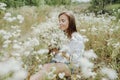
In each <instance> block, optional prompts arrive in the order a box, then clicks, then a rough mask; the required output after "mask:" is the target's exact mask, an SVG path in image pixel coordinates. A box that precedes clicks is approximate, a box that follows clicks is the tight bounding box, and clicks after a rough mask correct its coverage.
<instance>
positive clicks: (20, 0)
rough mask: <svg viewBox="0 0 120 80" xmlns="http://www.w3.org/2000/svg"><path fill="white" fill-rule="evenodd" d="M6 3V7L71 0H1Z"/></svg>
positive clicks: (56, 3)
mask: <svg viewBox="0 0 120 80" xmlns="http://www.w3.org/2000/svg"><path fill="white" fill-rule="evenodd" d="M0 2H3V3H6V4H7V7H20V6H24V5H30V6H40V5H44V4H47V5H69V4H71V0H1V1H0Z"/></svg>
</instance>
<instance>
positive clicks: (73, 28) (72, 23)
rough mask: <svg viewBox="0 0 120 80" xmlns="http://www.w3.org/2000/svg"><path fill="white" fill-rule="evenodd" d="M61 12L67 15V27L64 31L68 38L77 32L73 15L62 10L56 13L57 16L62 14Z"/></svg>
mask: <svg viewBox="0 0 120 80" xmlns="http://www.w3.org/2000/svg"><path fill="white" fill-rule="evenodd" d="M63 14H64V15H66V16H67V17H68V21H69V25H68V29H67V30H66V33H67V36H68V38H71V37H72V33H73V32H77V29H76V23H75V17H74V16H73V14H72V13H70V12H62V13H60V14H59V15H58V18H60V16H61V15H63Z"/></svg>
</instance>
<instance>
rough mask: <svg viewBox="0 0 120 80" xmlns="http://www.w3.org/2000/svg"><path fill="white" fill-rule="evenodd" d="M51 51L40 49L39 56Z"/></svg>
mask: <svg viewBox="0 0 120 80" xmlns="http://www.w3.org/2000/svg"><path fill="white" fill-rule="evenodd" d="M48 52H49V50H48V49H40V50H38V51H37V53H38V54H44V53H48Z"/></svg>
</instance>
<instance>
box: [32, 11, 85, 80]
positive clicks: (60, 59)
mask: <svg viewBox="0 0 120 80" xmlns="http://www.w3.org/2000/svg"><path fill="white" fill-rule="evenodd" d="M58 18H59V25H60V27H59V28H60V29H61V30H63V31H64V32H65V34H66V35H67V37H68V38H69V40H70V41H69V43H68V44H66V46H67V47H68V50H67V51H66V52H61V54H57V53H59V51H57V50H56V51H55V53H56V54H55V57H54V58H53V59H52V62H51V63H48V64H45V65H43V67H42V69H41V70H40V71H39V72H37V73H36V74H34V75H33V76H31V78H30V80H45V73H46V72H47V73H49V72H50V70H51V68H52V67H55V68H56V70H55V74H59V73H62V72H64V73H65V76H71V69H70V67H69V66H68V64H69V63H71V62H72V63H73V64H75V65H76V64H77V62H76V60H77V59H78V58H80V57H82V53H83V51H84V40H83V38H82V36H81V35H79V34H78V33H77V29H76V23H75V18H74V16H73V14H72V13H70V12H62V13H60V14H59V16H58ZM66 54H67V55H66ZM76 55H77V56H76Z"/></svg>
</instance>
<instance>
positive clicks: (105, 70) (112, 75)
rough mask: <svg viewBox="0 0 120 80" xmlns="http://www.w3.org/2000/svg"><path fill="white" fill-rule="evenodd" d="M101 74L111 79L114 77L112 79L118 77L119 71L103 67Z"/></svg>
mask: <svg viewBox="0 0 120 80" xmlns="http://www.w3.org/2000/svg"><path fill="white" fill-rule="evenodd" d="M101 74H105V75H106V76H107V77H108V78H109V79H112V80H114V79H116V78H117V72H116V71H115V70H113V69H110V68H107V67H103V68H102V69H101Z"/></svg>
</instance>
